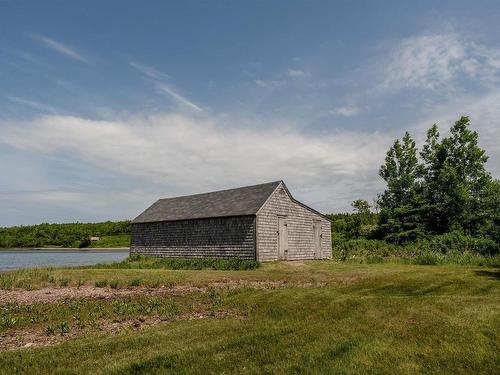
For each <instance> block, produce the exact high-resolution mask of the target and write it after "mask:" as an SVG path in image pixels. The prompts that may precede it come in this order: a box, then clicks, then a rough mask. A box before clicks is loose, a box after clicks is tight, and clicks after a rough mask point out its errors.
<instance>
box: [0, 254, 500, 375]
mask: <svg viewBox="0 0 500 375" xmlns="http://www.w3.org/2000/svg"><path fill="white" fill-rule="evenodd" d="M499 279H500V269H498V268H491V267H490V268H487V267H470V266H452V265H447V266H417V265H404V264H386V263H384V264H346V263H335V262H331V261H319V262H314V261H311V262H299V263H271V264H264V265H262V266H261V267H260V268H258V269H255V270H248V271H212V270H201V271H188V270H166V269H83V268H74V269H41V270H34V271H33V270H30V271H28V270H23V271H16V272H12V273H8V274H3V275H1V276H0V287H2V285H3V289H2V290H0V293H2V292H3V293H14V292H16V291H17V292H19V290H20V289H27V290H28V291H27V292H26V293H29V290H30V289H35V290H36V289H38V288H42V287H44V288H47V287H48V288H54V289H59V290H60V289H64V288H70V289H72V290H78V287H80V288H81V289H82V290H83V289H85V288H96V287H97V286H100V287H103V288H106V289H107V290H109V291H117V292H119V291H123V292H124V291H136V292H137V293H133V294H131V295H127V296H118V295H117V296H114V297H113V298H110V299H93V298H88V297H86V298H78V297H75V298H73V299H62V300H60V301H57V302H52V303H31V304H28V305H27V304H20V303H10V304H7V305H4V306H3V307H0V311H1V314H2V315H1V316H0V340H1V337H2V336H4V337H5V336H7V335H8V333H9V332H20V333H22V332H24V331H30V332H33V333H34V334H38V335H42V336H43V334H46V335H47V337H54V338H57V337H60V338H61V337H62V338H64V336H65V335H67V336H68V337H67V338H65V339H64V340H62V342H57V343H55V344H52V345H49V346H41V347H30V348H21V349H17V350H13V351H12V350H6V351H0V373H5V374H13V373H26V374H68V373H71V374H83V373H92V374H96V373H98V374H150V373H157V374H163V373H173V374H179V373H205V374H206V373H213V374H221V373H238V374H245V373H251V374H261V373H273V374H274V373H276V374H290V373H292V374H311V373H313V374H314V373H317V374H329V373H331V374H366V373H370V374H379V373H380V374H415V373H425V374H498V373H500V355H499V353H500V283H499ZM7 280H10V281H7ZM61 280H62V281H63V282H62V283H61ZM20 281H21V282H20ZM104 281H106V282H105V283H104ZM2 283H3V284H2ZM18 284H19V285H18ZM105 285H106V286H105ZM162 285H163V286H167V288H165V287H163V289H165V290H168V289H169V288H178V289H176V290H177V292H176V293H167V294H154V291H157V290H160V289H161V288H162ZM146 287H147V289H146ZM195 287H196V288H198V289H194V288H195ZM182 288H185V289H182ZM193 316H196V317H197V318H196V319H194V318H193ZM137 318H140V319H141V320H142V321H145V322H148V321H149V320H151V319H156V318H160V321H159V322H156V323H155V324H151V325H147V324H145V325H144V327H142V328H138V329H134V328H130V327H128V326H127V327H128V328H124V329H121V330H116V331H110V330H109V329H108V328H107V327H108V326H109V325H110V324H112V323H113V324H120V322H127V321H130V320H134V319H137ZM2 319H3V320H2ZM9 319H10V323H9ZM148 319H149V320H148ZM2 321H3V322H4V325H3V326H2V324H1V322H2ZM56 341H57V340H56ZM0 343H1V341H0Z"/></svg>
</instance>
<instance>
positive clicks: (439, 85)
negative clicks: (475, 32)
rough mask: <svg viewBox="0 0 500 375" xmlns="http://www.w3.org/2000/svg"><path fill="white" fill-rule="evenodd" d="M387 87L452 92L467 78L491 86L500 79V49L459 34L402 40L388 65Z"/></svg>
mask: <svg viewBox="0 0 500 375" xmlns="http://www.w3.org/2000/svg"><path fill="white" fill-rule="evenodd" d="M384 70H385V80H384V82H383V86H384V87H386V88H395V89H398V88H405V87H406V88H421V89H429V90H437V89H443V88H444V89H449V88H450V86H452V85H453V84H454V83H456V82H459V81H460V80H463V79H474V80H476V81H477V82H478V83H481V84H484V85H491V84H495V83H498V81H499V80H500V74H499V73H500V50H498V49H495V48H487V47H485V46H482V45H478V44H476V43H474V42H471V41H469V40H467V39H465V38H463V37H462V36H461V35H459V34H457V33H446V34H429V35H419V36H414V37H410V38H407V39H404V40H402V41H401V42H400V43H399V44H398V45H397V46H396V48H395V49H394V51H393V52H392V54H391V56H390V59H389V62H387V63H386V64H384Z"/></svg>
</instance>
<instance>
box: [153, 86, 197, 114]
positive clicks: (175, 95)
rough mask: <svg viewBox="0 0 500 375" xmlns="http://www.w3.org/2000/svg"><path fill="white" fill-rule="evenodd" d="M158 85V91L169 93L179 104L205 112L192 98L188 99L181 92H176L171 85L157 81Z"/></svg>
mask: <svg viewBox="0 0 500 375" xmlns="http://www.w3.org/2000/svg"><path fill="white" fill-rule="evenodd" d="M156 87H157V89H158V91H160V92H161V93H164V94H167V95H168V96H169V97H170V98H172V99H173V100H174V101H175V102H177V103H178V104H180V105H182V106H184V107H186V108H188V109H191V110H194V111H196V112H203V109H201V107H199V106H197V105H196V104H194V103H193V102H192V101H191V100H189V99H187V98H186V97H185V96H182V95H181V94H179V93H178V92H176V91H175V90H174V89H173V88H172V87H170V86H169V85H167V84H165V83H157V84H156Z"/></svg>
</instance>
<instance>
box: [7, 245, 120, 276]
mask: <svg viewBox="0 0 500 375" xmlns="http://www.w3.org/2000/svg"><path fill="white" fill-rule="evenodd" d="M127 256H128V250H123V251H122V250H120V251H92V250H88V251H76V250H65V251H60V250H1V251H0V272H1V271H8V270H15V269H18V268H29V267H40V266H79V265H89V264H96V263H112V262H119V261H121V260H124V259H125V258H126V257H127Z"/></svg>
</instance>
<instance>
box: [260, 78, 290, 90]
mask: <svg viewBox="0 0 500 375" xmlns="http://www.w3.org/2000/svg"><path fill="white" fill-rule="evenodd" d="M254 82H255V84H256V85H257V86H260V87H264V88H266V89H277V88H280V87H281V86H283V85H284V84H285V82H283V81H277V80H269V81H264V80H262V79H256V80H255V81H254Z"/></svg>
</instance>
